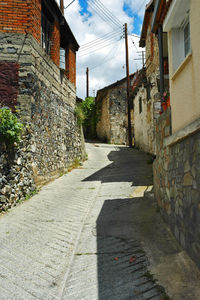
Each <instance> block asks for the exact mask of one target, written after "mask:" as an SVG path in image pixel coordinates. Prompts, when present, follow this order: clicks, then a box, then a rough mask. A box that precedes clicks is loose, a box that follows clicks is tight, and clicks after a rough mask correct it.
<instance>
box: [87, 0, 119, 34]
mask: <svg viewBox="0 0 200 300" xmlns="http://www.w3.org/2000/svg"><path fill="white" fill-rule="evenodd" d="M84 1H85V2H86V3H87V0H84ZM89 4H90V7H91V9H92V10H93V11H94V12H95V13H96V14H97V15H98V16H99V17H100V18H101V19H103V20H104V21H105V22H106V23H107V24H108V25H109V26H110V27H112V28H113V29H116V28H118V27H119V24H116V23H115V21H113V19H112V18H110V17H109V16H108V15H107V14H106V13H105V11H104V10H102V9H99V7H98V6H96V5H95V3H94V2H92V1H91V0H89Z"/></svg>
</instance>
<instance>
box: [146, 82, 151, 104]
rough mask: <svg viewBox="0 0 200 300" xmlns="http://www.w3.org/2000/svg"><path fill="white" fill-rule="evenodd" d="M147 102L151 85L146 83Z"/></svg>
mask: <svg viewBox="0 0 200 300" xmlns="http://www.w3.org/2000/svg"><path fill="white" fill-rule="evenodd" d="M146 92H147V101H149V100H150V99H151V83H150V82H149V81H148V82H147V84H146Z"/></svg>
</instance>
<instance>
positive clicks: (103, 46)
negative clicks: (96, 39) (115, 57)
mask: <svg viewBox="0 0 200 300" xmlns="http://www.w3.org/2000/svg"><path fill="white" fill-rule="evenodd" d="M118 41H119V40H118ZM116 42H117V41H116V40H115V41H113V42H111V43H109V44H105V45H102V47H100V48H98V49H96V50H93V51H91V52H88V53H84V54H81V55H79V57H81V56H85V55H89V54H91V53H94V52H96V51H99V50H101V49H103V48H105V47H108V46H110V45H111V44H114V43H116Z"/></svg>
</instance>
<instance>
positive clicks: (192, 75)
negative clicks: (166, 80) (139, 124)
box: [168, 0, 200, 133]
mask: <svg viewBox="0 0 200 300" xmlns="http://www.w3.org/2000/svg"><path fill="white" fill-rule="evenodd" d="M190 3H191V6H190V31H191V50H192V52H191V56H189V57H188V58H187V59H186V60H185V61H184V62H183V64H182V65H181V66H180V68H179V70H177V71H176V72H175V73H174V72H173V66H172V32H171V31H170V32H169V35H168V43H169V69H170V86H171V88H170V93H171V106H172V132H173V133H174V132H176V131H177V130H179V129H181V128H183V127H184V126H186V125H188V124H189V123H191V122H192V121H193V120H195V119H197V118H198V117H199V116H200V84H199V78H200V69H199V62H200V51H199V48H200V39H199V37H200V19H199V1H196V0H191V1H190Z"/></svg>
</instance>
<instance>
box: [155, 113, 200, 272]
mask: <svg viewBox="0 0 200 300" xmlns="http://www.w3.org/2000/svg"><path fill="white" fill-rule="evenodd" d="M170 123H171V122H170V110H169V109H168V111H166V112H165V113H164V114H163V115H162V116H161V117H160V119H158V121H157V127H156V130H157V155H156V160H155V161H154V164H153V170H154V190H155V197H156V200H157V203H158V207H159V209H160V211H161V214H162V216H163V217H164V219H165V221H166V222H167V223H168V224H169V226H170V228H171V230H172V232H173V233H174V235H175V236H176V238H177V240H178V241H179V242H180V244H181V245H182V247H183V248H184V249H186V251H187V252H188V253H189V255H190V256H191V257H192V259H193V260H194V261H195V262H196V264H197V265H198V266H199V267H200V261H199V251H200V238H199V237H200V227H199V222H200V132H199V131H198V132H196V133H193V134H191V135H189V136H187V137H186V138H184V139H183V140H180V141H179V142H175V143H174V144H173V143H172V144H169V145H168V146H167V144H166V141H167V139H169V138H166V137H167V136H169V135H170ZM165 145H166V146H165Z"/></svg>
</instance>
